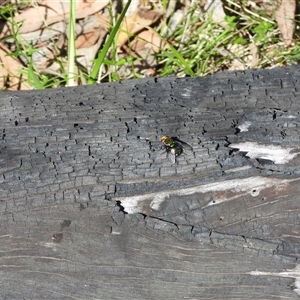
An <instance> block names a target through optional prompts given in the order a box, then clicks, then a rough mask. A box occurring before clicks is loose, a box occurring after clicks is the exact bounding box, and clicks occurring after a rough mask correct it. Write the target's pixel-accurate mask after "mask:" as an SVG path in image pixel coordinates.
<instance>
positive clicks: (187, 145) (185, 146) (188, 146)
mask: <svg viewBox="0 0 300 300" xmlns="http://www.w3.org/2000/svg"><path fill="white" fill-rule="evenodd" d="M182 146H183V147H184V148H185V149H187V150H190V151H193V147H192V146H191V145H189V144H187V143H184V142H182Z"/></svg>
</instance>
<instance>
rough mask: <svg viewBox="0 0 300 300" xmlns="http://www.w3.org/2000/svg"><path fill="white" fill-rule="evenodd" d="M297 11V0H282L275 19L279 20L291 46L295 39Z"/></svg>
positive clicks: (283, 36) (280, 28) (281, 29)
mask: <svg viewBox="0 0 300 300" xmlns="http://www.w3.org/2000/svg"><path fill="white" fill-rule="evenodd" d="M295 12H296V1H295V0H281V3H280V5H279V7H278V9H277V10H276V12H275V19H276V21H277V24H278V28H279V30H280V32H281V34H282V38H283V40H284V42H285V44H286V45H287V46H290V45H291V43H292V41H293V33H294V30H295V21H294V19H295Z"/></svg>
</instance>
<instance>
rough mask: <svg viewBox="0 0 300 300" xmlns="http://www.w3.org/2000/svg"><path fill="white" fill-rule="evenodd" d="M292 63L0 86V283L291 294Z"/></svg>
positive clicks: (121, 294) (56, 288)
mask: <svg viewBox="0 0 300 300" xmlns="http://www.w3.org/2000/svg"><path fill="white" fill-rule="evenodd" d="M299 74H300V71H299V68H298V67H290V68H285V69H284V68H281V69H273V70H251V71H245V72H231V73H230V72H226V73H221V74H217V75H213V76H208V77H204V78H184V79H174V78H160V79H157V78H151V79H144V80H132V81H126V82H121V83H115V84H103V85H100V86H90V87H86V86H83V87H78V88H65V89H57V90H45V91H30V92H17V93H12V92H5V93H2V95H1V103H2V110H1V112H0V129H1V142H0V151H1V156H0V170H1V176H0V189H1V195H2V197H1V199H0V209H1V215H0V218H1V219H0V220H1V221H0V222H1V227H0V230H1V246H0V250H1V252H0V253H1V259H0V261H1V265H0V266H1V269H0V276H1V280H0V282H1V290H0V298H1V299H2V298H3V299H20V298H22V299H33V298H36V299H73V298H77V299H118V298H122V299H282V298H286V299H298V297H299V294H300V292H299V274H300V273H299V265H298V262H297V261H298V257H299V255H300V247H299V244H300V243H299V242H300V241H299V233H300V222H299V213H300V209H299V208H300V205H299V194H300V185H299V181H300V167H299V165H300V164H299V162H300V155H298V154H299V124H300V116H299V111H300V93H299V91H298V81H299V78H300V77H299ZM162 135H169V136H176V137H178V138H180V140H182V141H184V142H186V143H188V144H190V145H191V146H192V148H193V151H185V150H184V151H183V153H182V154H181V155H180V156H178V157H177V159H176V161H177V162H176V163H175V164H173V163H172V162H171V161H170V160H168V158H167V154H166V153H165V151H163V150H162V149H161V143H160V139H161V136H162Z"/></svg>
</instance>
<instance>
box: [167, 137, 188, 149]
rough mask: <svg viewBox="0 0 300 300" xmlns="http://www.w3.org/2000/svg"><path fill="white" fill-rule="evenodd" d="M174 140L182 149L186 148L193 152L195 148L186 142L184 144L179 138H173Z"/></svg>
mask: <svg viewBox="0 0 300 300" xmlns="http://www.w3.org/2000/svg"><path fill="white" fill-rule="evenodd" d="M172 140H173V141H174V142H175V143H176V144H177V145H178V144H179V145H180V146H181V147H184V148H185V149H187V150H190V151H193V147H192V146H191V145H189V144H187V143H185V142H183V141H182V140H180V139H179V138H178V137H172Z"/></svg>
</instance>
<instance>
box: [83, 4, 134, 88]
mask: <svg viewBox="0 0 300 300" xmlns="http://www.w3.org/2000/svg"><path fill="white" fill-rule="evenodd" d="M130 4H131V0H129V1H128V2H127V4H126V6H125V7H124V9H123V10H122V13H121V15H120V17H119V19H118V21H117V23H116V26H114V28H113V29H112V31H111V33H110V35H109V38H108V40H107V42H106V43H105V45H104V47H103V49H102V50H101V51H100V52H99V55H98V57H97V59H96V62H95V65H94V67H93V69H92V71H91V75H90V78H89V80H88V84H94V83H96V81H97V75H98V73H99V69H100V67H101V65H102V63H103V61H104V59H105V57H106V54H107V52H108V50H109V48H110V46H111V44H112V43H113V40H114V38H115V36H116V34H117V33H118V30H119V28H120V26H121V24H122V21H123V19H124V17H125V14H126V12H127V10H128V8H129V6H130Z"/></svg>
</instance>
